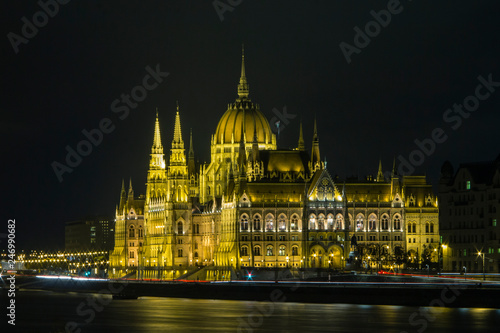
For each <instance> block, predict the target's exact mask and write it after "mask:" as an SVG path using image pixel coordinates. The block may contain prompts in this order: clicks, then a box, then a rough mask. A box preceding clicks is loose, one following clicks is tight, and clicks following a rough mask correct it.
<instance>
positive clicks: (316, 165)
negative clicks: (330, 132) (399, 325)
mask: <svg viewBox="0 0 500 333" xmlns="http://www.w3.org/2000/svg"><path fill="white" fill-rule="evenodd" d="M317 169H321V157H320V153H319V139H318V127H317V125H316V117H314V135H313V140H312V150H311V172H314V171H316V170H317Z"/></svg>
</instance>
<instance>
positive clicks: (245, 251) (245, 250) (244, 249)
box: [241, 246, 248, 257]
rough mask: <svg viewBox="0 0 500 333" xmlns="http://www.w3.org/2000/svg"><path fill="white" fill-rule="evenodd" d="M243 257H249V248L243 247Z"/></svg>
mask: <svg viewBox="0 0 500 333" xmlns="http://www.w3.org/2000/svg"><path fill="white" fill-rule="evenodd" d="M241 256H242V257H245V256H248V247H246V246H242V247H241Z"/></svg>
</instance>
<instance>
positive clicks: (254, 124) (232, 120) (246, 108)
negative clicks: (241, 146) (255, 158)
mask: <svg viewBox="0 0 500 333" xmlns="http://www.w3.org/2000/svg"><path fill="white" fill-rule="evenodd" d="M242 130H243V131H242ZM242 133H245V138H244V139H246V142H253V141H254V135H255V134H256V135H257V142H258V143H261V144H265V143H271V142H272V132H271V126H269V122H268V121H267V119H266V117H265V116H264V115H263V114H262V112H260V110H259V109H258V107H256V106H255V105H254V104H253V103H252V102H250V101H249V100H246V101H238V102H236V103H233V104H231V105H230V106H229V109H227V111H226V113H224V115H223V116H222V118H221V119H220V121H219V125H217V131H216V132H215V143H218V144H221V143H222V144H223V143H231V142H232V140H234V143H239V142H240V141H241V139H242V138H241V136H242Z"/></svg>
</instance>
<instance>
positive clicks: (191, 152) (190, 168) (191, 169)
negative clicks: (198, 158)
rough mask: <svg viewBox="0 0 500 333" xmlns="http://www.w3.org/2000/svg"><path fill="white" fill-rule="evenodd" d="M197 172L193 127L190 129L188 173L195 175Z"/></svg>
mask: <svg viewBox="0 0 500 333" xmlns="http://www.w3.org/2000/svg"><path fill="white" fill-rule="evenodd" d="M195 173H196V165H195V162H194V148H193V129H190V131H189V155H188V174H189V175H194V174H195Z"/></svg>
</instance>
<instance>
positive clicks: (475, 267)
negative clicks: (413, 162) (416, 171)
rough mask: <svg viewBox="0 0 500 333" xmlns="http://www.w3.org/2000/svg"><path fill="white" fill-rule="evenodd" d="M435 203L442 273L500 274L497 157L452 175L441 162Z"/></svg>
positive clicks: (499, 171) (499, 166) (499, 169)
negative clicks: (438, 208) (436, 203)
mask: <svg viewBox="0 0 500 333" xmlns="http://www.w3.org/2000/svg"><path fill="white" fill-rule="evenodd" d="M439 202H440V204H441V210H440V216H439V218H440V221H441V235H442V237H443V245H444V246H445V249H444V253H443V255H444V259H445V260H444V263H445V270H449V271H463V270H464V267H465V268H466V271H467V272H483V262H484V271H485V272H486V273H491V272H495V273H498V272H500V243H499V240H500V227H499V221H500V156H499V157H497V159H496V160H493V161H488V162H480V163H464V164H460V166H459V167H458V170H457V171H456V172H454V170H453V166H452V165H451V163H450V162H445V163H444V164H443V166H442V168H441V179H440V183H439ZM483 256H484V257H483Z"/></svg>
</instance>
